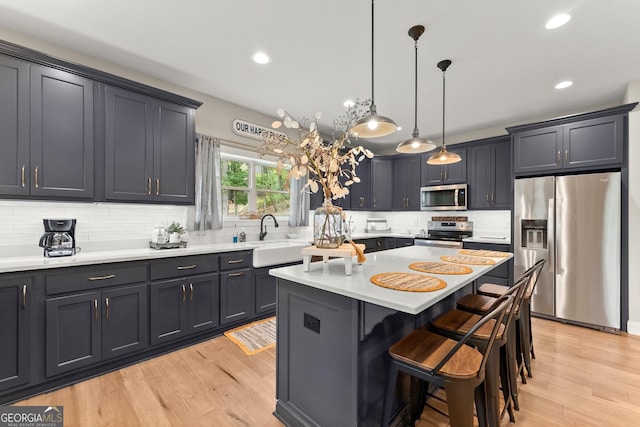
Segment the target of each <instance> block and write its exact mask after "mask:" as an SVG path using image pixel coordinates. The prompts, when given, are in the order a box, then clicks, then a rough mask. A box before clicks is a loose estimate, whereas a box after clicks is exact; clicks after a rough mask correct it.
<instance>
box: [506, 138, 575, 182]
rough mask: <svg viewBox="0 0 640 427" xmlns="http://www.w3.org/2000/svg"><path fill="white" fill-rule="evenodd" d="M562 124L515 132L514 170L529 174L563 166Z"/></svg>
mask: <svg viewBox="0 0 640 427" xmlns="http://www.w3.org/2000/svg"><path fill="white" fill-rule="evenodd" d="M562 133H563V127H562V126H552V127H548V128H544V129H534V130H530V131H525V132H520V133H515V134H513V151H514V152H513V170H514V173H515V174H516V175H517V174H527V173H535V172H543V171H552V170H558V169H560V168H561V162H562V159H561V152H562Z"/></svg>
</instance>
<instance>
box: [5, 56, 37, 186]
mask: <svg viewBox="0 0 640 427" xmlns="http://www.w3.org/2000/svg"><path fill="white" fill-rule="evenodd" d="M0 99H1V100H2V102H0V129H2V131H1V132H0V149H1V150H2V156H0V194H2V195H28V194H29V181H28V180H29V171H30V170H31V167H30V165H29V65H28V64H27V63H26V62H22V61H18V60H16V59H13V58H9V57H6V56H0Z"/></svg>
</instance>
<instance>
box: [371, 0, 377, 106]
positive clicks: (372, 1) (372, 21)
mask: <svg viewBox="0 0 640 427" xmlns="http://www.w3.org/2000/svg"><path fill="white" fill-rule="evenodd" d="M373 3H374V0H371V105H373V106H375V104H376V103H375V101H374V99H375V97H374V95H373V94H374V84H373V81H374V80H373V73H374V71H373V64H374V62H373V52H374V48H373V43H374V37H373V34H374V31H373V25H374V19H373V14H374V12H373V10H374V7H373Z"/></svg>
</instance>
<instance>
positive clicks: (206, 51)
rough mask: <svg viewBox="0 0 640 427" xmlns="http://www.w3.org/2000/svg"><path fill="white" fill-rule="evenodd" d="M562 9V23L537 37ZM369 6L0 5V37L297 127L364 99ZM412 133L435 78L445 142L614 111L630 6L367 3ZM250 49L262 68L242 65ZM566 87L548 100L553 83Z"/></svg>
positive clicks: (628, 1) (24, 0)
mask: <svg viewBox="0 0 640 427" xmlns="http://www.w3.org/2000/svg"><path fill="white" fill-rule="evenodd" d="M559 12H564V13H570V14H572V15H573V19H572V20H571V21H570V22H569V24H568V25H566V26H565V27H563V28H560V29H557V30H553V31H548V30H545V29H544V24H545V22H546V21H547V20H548V19H549V18H550V17H551V16H552V15H554V14H556V13H559ZM370 23H371V2H370V1H369V0H322V1H314V2H311V1H307V0H272V1H266V0H227V1H223V0H181V1H177V0H109V1H104V0H21V1H16V0H0V26H2V27H5V28H7V29H9V30H12V31H15V32H19V33H23V34H26V35H28V36H32V37H36V38H40V39H43V40H45V41H48V42H50V43H54V44H58V45H61V46H64V47H66V48H70V49H73V50H76V51H78V52H81V53H83V54H86V55H90V56H93V57H96V58H99V59H103V60H106V61H109V62H112V63H115V64H118V65H121V66H125V67H127V68H130V69H133V70H136V71H139V72H143V73H145V74H148V75H151V76H154V77H157V78H160V79H163V80H165V81H168V82H171V83H174V84H177V85H180V86H183V87H186V88H190V89H194V90H197V91H199V92H202V93H206V94H209V95H212V96H214V97H217V98H221V99H224V100H226V101H230V102H233V103H236V104H239V105H242V106H244V107H247V108H250V109H253V110H256V111H259V112H262V113H265V114H269V115H274V112H275V110H276V109H277V108H284V109H286V110H288V111H289V112H290V113H291V114H292V115H294V116H295V117H297V118H301V117H302V116H307V117H309V116H311V115H313V114H314V113H316V112H317V111H320V112H322V116H323V121H324V123H325V124H326V125H330V124H331V123H332V120H333V119H334V118H335V117H337V116H338V115H340V114H342V113H343V112H344V107H343V106H342V103H343V102H344V101H345V100H346V99H348V98H351V99H355V98H361V99H362V98H369V97H370V96H371V65H370V64H371V24H370ZM417 24H421V25H424V26H426V27H427V29H426V31H425V33H424V34H423V35H422V37H421V39H420V41H419V48H418V49H419V50H418V56H419V62H418V69H419V75H418V99H419V103H418V127H419V129H420V135H421V136H423V137H428V138H433V139H436V140H439V138H440V136H441V126H442V122H441V120H442V112H441V109H442V98H441V97H442V77H441V72H440V71H439V70H438V69H437V68H436V64H437V62H438V61H440V60H442V59H451V60H452V61H453V65H452V66H451V67H450V68H449V70H448V71H447V88H446V90H447V115H446V119H447V120H446V129H447V135H455V134H460V133H465V132H470V131H474V130H478V129H485V128H491V127H495V126H505V125H508V124H515V123H523V122H529V121H532V120H537V119H541V118H551V117H556V116H560V115H565V114H571V113H576V112H582V111H588V110H591V109H597V108H601V107H604V106H611V105H616V104H619V103H621V102H622V99H623V95H624V92H625V89H626V86H627V83H628V82H629V81H632V80H637V79H640V1H639V0H615V1H602V0H535V1H531V0H483V1H477V0H466V1H464V0H455V1H443V0H439V1H436V0H378V1H377V2H376V3H375V101H376V104H377V106H378V113H379V114H381V115H385V116H388V117H391V118H392V119H394V120H395V121H396V122H397V123H398V124H399V125H401V126H402V127H403V130H402V131H400V132H399V133H396V134H394V135H392V136H390V137H386V138H383V139H382V141H381V142H377V144H382V148H387V149H388V148H390V147H393V146H395V144H397V143H398V142H400V141H402V140H404V139H407V138H409V137H410V136H411V132H412V130H413V122H414V119H413V117H414V116H413V100H414V43H413V40H412V39H411V38H410V37H409V36H408V34H407V31H408V30H409V28H410V27H412V26H413V25H417ZM257 50H264V51H266V52H267V53H268V54H269V55H270V56H271V58H272V62H271V63H270V64H268V65H266V66H259V65H257V64H255V63H253V62H252V61H251V55H252V54H253V53H254V52H255V51H257ZM566 79H569V80H573V81H574V82H575V84H574V85H573V86H572V87H570V88H568V89H565V90H562V91H558V90H556V89H554V85H555V84H556V83H557V82H559V81H561V80H566Z"/></svg>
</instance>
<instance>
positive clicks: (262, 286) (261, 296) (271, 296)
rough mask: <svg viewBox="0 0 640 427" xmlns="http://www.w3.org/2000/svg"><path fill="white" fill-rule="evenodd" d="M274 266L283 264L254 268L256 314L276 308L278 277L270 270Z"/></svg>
mask: <svg viewBox="0 0 640 427" xmlns="http://www.w3.org/2000/svg"><path fill="white" fill-rule="evenodd" d="M274 267H281V266H273V267H263V268H256V269H254V270H253V277H254V280H255V284H256V289H255V307H254V308H255V312H256V314H262V313H267V312H269V311H273V310H275V309H276V282H277V279H276V278H275V277H274V276H270V275H269V270H270V269H271V268H274Z"/></svg>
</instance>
